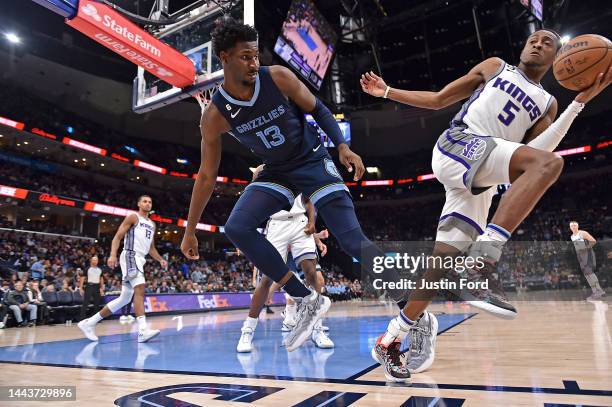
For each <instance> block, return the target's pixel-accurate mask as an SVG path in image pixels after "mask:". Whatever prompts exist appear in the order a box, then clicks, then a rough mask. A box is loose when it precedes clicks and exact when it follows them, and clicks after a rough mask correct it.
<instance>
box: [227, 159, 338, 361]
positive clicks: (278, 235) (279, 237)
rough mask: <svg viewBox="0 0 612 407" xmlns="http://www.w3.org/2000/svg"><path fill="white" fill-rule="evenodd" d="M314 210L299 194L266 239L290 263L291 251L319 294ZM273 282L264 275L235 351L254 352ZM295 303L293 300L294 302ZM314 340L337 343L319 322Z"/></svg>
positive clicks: (290, 308) (289, 316)
mask: <svg viewBox="0 0 612 407" xmlns="http://www.w3.org/2000/svg"><path fill="white" fill-rule="evenodd" d="M263 167H264V166H263V165H260V166H259V167H257V169H256V170H255V172H254V174H253V180H255V179H256V178H257V175H258V174H259V173H260V172H261V171H262V170H263ZM315 231H316V230H315V209H314V205H313V204H312V202H310V200H307V199H305V198H304V197H303V195H302V194H299V195H298V196H297V197H296V198H295V200H294V202H293V206H292V207H291V209H290V210H289V211H285V210H282V211H279V212H277V213H275V214H273V215H272V216H270V220H269V221H268V224H267V226H266V232H265V234H266V239H268V241H269V242H270V243H272V246H274V248H275V249H276V250H277V251H278V252H279V253H280V255H281V257H282V258H283V261H285V263H287V256H288V252H289V249H291V254H292V256H293V259H294V261H295V264H296V265H298V266H299V267H300V269H301V270H302V271H303V272H304V276H305V277H306V284H307V285H308V286H310V287H312V288H314V290H315V291H316V292H317V293H321V292H322V289H323V284H324V282H323V275H322V274H321V272H318V273H317V270H316V263H317V242H316V240H315ZM293 271H294V272H295V270H293ZM273 283H274V281H272V280H271V279H270V278H268V277H267V276H265V275H264V276H263V277H262V278H261V279H260V280H259V282H258V284H257V288H256V289H255V292H254V293H253V298H252V299H251V307H250V309H249V315H248V317H247V318H246V320H245V321H244V324H243V326H242V329H241V336H240V340H239V341H238V345H237V347H236V351H237V352H240V353H243V352H251V351H252V350H253V334H254V333H255V328H256V327H257V322H258V320H259V313H260V312H261V310H262V308H263V306H264V304H265V301H266V300H267V298H268V295H269V293H270V292H271V291H272V290H273V289H274V286H275V285H274V284H273ZM276 287H278V286H276ZM292 302H293V301H292ZM295 309H296V306H295V303H293V304H289V303H288V305H287V307H286V308H285V320H284V321H283V326H287V327H293V326H294V325H295V312H296V311H295ZM311 339H312V340H313V341H314V342H315V344H316V345H317V346H318V347H320V348H333V347H334V343H333V342H332V341H331V339H329V337H328V336H327V334H325V332H324V331H323V325H322V320H319V321H317V323H316V324H315V327H314V330H313V332H312V336H311Z"/></svg>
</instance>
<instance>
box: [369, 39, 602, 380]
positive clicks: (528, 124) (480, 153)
mask: <svg viewBox="0 0 612 407" xmlns="http://www.w3.org/2000/svg"><path fill="white" fill-rule="evenodd" d="M560 45H561V43H560V37H559V35H558V34H557V33H555V32H553V31H550V30H539V31H536V32H534V33H533V34H531V35H530V36H529V38H528V39H527V43H526V44H525V46H524V48H523V50H522V52H521V56H520V63H519V65H518V66H511V65H509V64H507V63H506V62H504V61H503V60H501V59H500V58H489V59H487V60H485V61H483V62H481V63H479V64H478V65H476V66H475V67H474V68H472V70H470V72H468V74H467V75H465V76H463V77H461V78H459V79H457V80H455V81H454V82H451V83H450V84H448V85H447V86H445V87H444V88H443V89H442V90H441V91H439V92H419V91H406V90H399V89H394V88H391V87H389V86H387V84H386V83H385V82H384V81H383V79H382V78H380V77H378V76H377V75H375V74H374V73H366V74H364V75H362V78H361V86H362V89H363V91H364V92H367V93H369V94H371V95H373V96H378V97H384V98H389V99H392V100H395V101H397V102H400V103H405V104H408V105H412V106H417V107H421V108H428V109H442V108H445V107H447V106H450V105H452V104H454V103H456V102H459V101H460V100H463V99H466V98H468V97H469V100H468V101H467V102H466V103H465V104H464V105H463V108H462V109H461V111H460V112H459V113H458V114H457V116H455V118H454V119H453V120H452V122H451V126H450V128H449V129H448V130H447V131H445V132H444V133H443V134H442V135H441V136H440V137H439V139H438V141H437V143H436V146H435V148H434V151H433V157H432V167H433V170H434V174H435V175H436V177H437V179H438V180H439V181H440V182H442V183H443V184H444V187H445V189H446V203H445V205H444V209H443V210H442V216H441V217H440V221H439V224H438V232H437V235H436V244H435V247H434V253H433V254H434V256H435V255H439V256H449V255H450V256H455V255H457V254H458V253H460V252H461V251H465V250H468V248H469V252H468V255H469V256H471V257H474V258H476V257H483V258H484V259H485V260H486V261H485V267H484V268H483V269H480V270H472V272H471V273H470V277H471V278H472V279H474V278H475V279H483V276H486V278H488V280H489V285H490V286H492V288H493V289H490V290H480V291H477V290H473V291H465V290H464V291H463V292H462V293H461V297H462V298H463V299H466V300H467V301H469V302H470V304H472V305H474V306H476V307H479V308H482V309H483V310H486V311H489V312H492V313H494V314H496V315H497V316H501V317H505V318H514V317H515V316H516V314H517V313H516V309H515V308H514V307H513V306H512V305H511V304H510V303H508V301H507V300H506V298H505V295H504V294H503V290H501V284H498V282H496V281H495V280H494V279H493V278H491V277H492V271H493V270H494V265H495V264H496V263H497V261H498V260H499V258H500V256H501V251H502V247H503V245H504V243H505V242H506V241H507V240H508V239H509V238H510V235H511V233H512V232H513V231H514V230H515V229H516V228H517V227H518V225H519V224H520V223H521V222H522V221H523V220H524V219H525V218H526V217H527V215H528V214H529V213H530V212H531V210H532V209H533V208H534V207H535V205H536V204H537V203H538V201H539V200H540V198H541V197H542V196H543V195H544V193H545V192H546V190H547V189H548V188H549V187H550V186H551V185H552V184H553V183H554V182H555V181H556V179H557V178H558V177H559V175H560V174H561V170H562V168H563V159H562V158H561V157H559V156H557V155H555V154H554V153H552V151H553V150H554V149H555V148H556V147H557V145H558V144H559V143H560V142H561V140H562V139H563V137H564V136H565V134H566V133H567V131H568V129H569V127H570V125H571V123H572V122H573V120H574V118H575V117H576V116H577V115H578V113H580V111H581V110H582V109H583V108H584V104H585V103H587V102H588V101H590V100H591V99H592V98H594V97H595V96H596V95H597V94H599V93H600V92H601V91H603V90H604V89H605V88H606V87H607V86H608V85H609V84H610V82H611V81H612V69H609V70H608V71H607V72H603V73H601V74H600V75H599V76H598V77H597V79H596V80H595V83H594V84H593V85H592V86H591V87H590V88H588V89H586V90H584V91H583V92H581V93H579V94H578V95H577V96H576V98H575V99H574V101H573V102H572V103H571V104H570V105H569V106H568V107H567V109H566V110H565V112H563V113H562V114H561V116H560V117H559V118H558V119H557V120H555V117H556V115H557V101H556V100H555V98H554V97H552V96H551V95H550V94H549V93H548V92H546V91H545V90H544V89H543V88H542V86H541V85H540V83H539V82H540V80H541V79H542V78H543V77H544V75H545V74H546V72H548V70H549V69H550V67H551V66H552V63H553V60H554V58H555V54H556V52H557V50H558V49H559V47H560ZM523 143H524V144H523ZM509 183H511V184H512V187H511V188H510V189H509V190H508V191H507V192H506V193H505V194H504V196H503V197H502V199H501V202H500V204H499V207H498V209H497V211H496V212H495V214H494V215H493V218H492V219H491V222H490V223H488V224H487V216H488V212H489V207H490V205H491V199H492V197H493V195H494V194H495V188H491V187H492V186H496V185H498V184H509ZM474 240H477V241H478V242H479V243H478V244H473V241H474ZM444 274H445V272H444V270H435V269H433V270H428V272H427V274H426V278H427V279H430V280H433V281H438V280H439V279H440V278H441V277H442V276H444ZM435 293H436V291H435V290H414V291H413V292H412V293H411V297H410V299H411V301H409V303H408V304H407V305H406V307H405V308H404V310H403V311H401V312H400V315H399V316H398V317H397V318H396V319H394V320H392V321H391V323H390V324H389V327H388V329H387V333H386V334H384V335H383V336H382V337H381V338H380V340H379V342H378V344H377V345H376V346H375V348H374V350H373V356H375V358H376V359H377V360H378V361H379V362H381V363H383V364H384V365H385V371H386V373H387V378H388V379H390V380H396V381H405V380H407V378H409V373H408V372H406V371H405V369H403V367H402V366H401V362H400V359H399V356H397V354H398V349H399V344H397V342H396V341H397V340H398V339H400V340H401V339H402V338H404V337H405V336H406V335H407V334H408V332H409V331H410V328H411V327H415V329H413V330H412V335H413V339H415V340H414V342H413V343H419V344H422V346H419V347H417V348H415V349H413V348H414V347H411V353H410V357H409V362H408V369H409V370H411V371H413V372H420V371H422V370H424V369H426V368H427V367H429V366H430V365H431V363H432V362H433V358H434V347H435V335H436V330H437V323H436V322H435V317H433V315H432V314H430V313H428V312H426V311H425V309H426V307H427V306H428V304H429V303H430V301H431V299H432V298H433V296H434V295H435ZM414 336H418V338H414Z"/></svg>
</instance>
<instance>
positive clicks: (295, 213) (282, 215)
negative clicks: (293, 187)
mask: <svg viewBox="0 0 612 407" xmlns="http://www.w3.org/2000/svg"><path fill="white" fill-rule="evenodd" d="M305 213H306V208H305V207H304V203H303V202H302V194H299V195H298V196H296V197H295V199H294V200H293V206H292V207H291V209H290V210H289V211H285V210H283V211H278V212H276V213H275V214H273V215H272V216H270V219H273V220H287V219H289V218H291V217H294V218H299V217H300V216H299V215H304V214H305Z"/></svg>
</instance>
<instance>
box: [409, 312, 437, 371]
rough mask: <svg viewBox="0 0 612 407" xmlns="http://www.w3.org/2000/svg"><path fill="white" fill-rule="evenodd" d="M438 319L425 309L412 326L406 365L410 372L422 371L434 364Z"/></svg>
mask: <svg viewBox="0 0 612 407" xmlns="http://www.w3.org/2000/svg"><path fill="white" fill-rule="evenodd" d="M437 335H438V319H437V318H436V316H435V315H434V314H432V313H431V312H427V311H425V313H424V315H423V316H422V317H421V319H419V322H417V324H416V325H414V326H413V327H411V328H410V351H409V353H408V362H407V363H406V367H407V368H408V370H409V371H410V373H421V372H423V371H425V370H427V369H429V367H430V366H431V365H432V363H433V361H434V359H435V356H436V339H437Z"/></svg>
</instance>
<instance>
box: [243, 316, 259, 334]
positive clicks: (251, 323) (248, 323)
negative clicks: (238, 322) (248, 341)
mask: <svg viewBox="0 0 612 407" xmlns="http://www.w3.org/2000/svg"><path fill="white" fill-rule="evenodd" d="M257 321H259V319H258V318H251V317H247V319H245V320H244V323H243V324H242V327H243V328H251V329H252V330H253V331H254V330H255V328H257Z"/></svg>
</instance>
